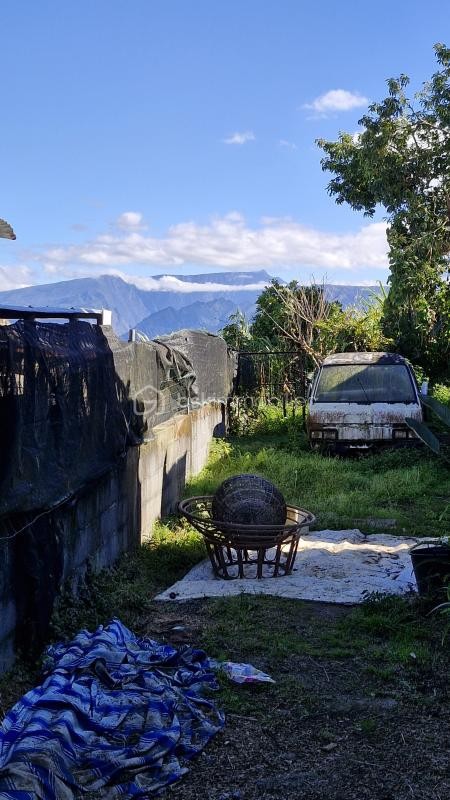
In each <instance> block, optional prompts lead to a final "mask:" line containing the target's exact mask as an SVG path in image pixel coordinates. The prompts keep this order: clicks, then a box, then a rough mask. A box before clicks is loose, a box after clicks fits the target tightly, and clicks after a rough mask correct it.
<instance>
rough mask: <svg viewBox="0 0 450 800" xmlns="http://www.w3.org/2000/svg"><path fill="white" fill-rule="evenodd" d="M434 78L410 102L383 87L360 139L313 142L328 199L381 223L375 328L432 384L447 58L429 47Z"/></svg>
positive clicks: (449, 232) (444, 190) (444, 274)
mask: <svg viewBox="0 0 450 800" xmlns="http://www.w3.org/2000/svg"><path fill="white" fill-rule="evenodd" d="M435 52H436V58H437V62H438V66H439V69H438V71H437V72H436V73H435V74H434V75H433V76H432V77H431V79H430V81H428V82H427V83H425V84H424V85H423V88H422V90H421V91H420V92H418V93H417V94H416V95H414V97H413V98H412V99H411V98H409V97H408V96H407V94H406V89H407V86H408V83H409V79H408V77H407V76H406V75H400V77H399V78H397V79H390V80H388V81H387V85H388V90H389V94H388V96H387V97H386V98H385V99H384V100H383V101H381V102H379V103H372V104H371V105H370V106H369V109H368V113H367V114H366V115H365V116H363V117H362V119H361V120H360V125H361V126H362V132H361V133H359V134H357V135H351V134H349V133H341V134H340V135H339V138H338V140H337V141H336V142H328V141H324V140H319V141H318V144H319V146H320V147H321V148H322V149H323V151H324V153H325V157H324V158H323V159H322V167H323V169H324V170H326V171H329V172H331V173H332V174H333V177H332V179H331V181H330V183H329V185H328V191H329V193H330V194H331V195H332V196H334V197H335V199H336V202H337V203H338V204H341V203H348V204H349V205H350V206H351V207H352V208H353V209H355V210H357V211H362V212H363V213H364V214H365V215H366V216H368V217H372V216H373V215H374V214H375V211H376V209H377V207H378V206H382V207H383V208H384V209H385V211H386V214H387V222H388V229H387V238H388V244H389V264H390V273H391V274H390V278H389V283H390V292H389V296H388V298H387V300H386V302H385V304H384V311H383V327H384V331H385V333H386V335H387V336H388V337H390V338H392V340H393V342H394V344H395V346H396V347H397V348H398V349H400V350H401V351H402V352H403V353H404V354H405V355H407V356H408V357H409V358H411V360H413V361H415V362H418V363H420V364H422V365H423V366H424V367H426V369H427V370H428V371H429V372H430V373H431V375H432V376H438V375H443V374H445V373H446V372H447V371H448V370H449V360H450V281H449V251H450V184H449V173H450V49H449V48H447V47H445V46H444V45H441V44H439V45H436V46H435Z"/></svg>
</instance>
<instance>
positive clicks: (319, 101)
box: [303, 89, 369, 114]
mask: <svg viewBox="0 0 450 800" xmlns="http://www.w3.org/2000/svg"><path fill="white" fill-rule="evenodd" d="M368 103H369V100H368V98H367V97H364V95H362V94H359V92H349V91H347V89H330V90H329V91H328V92H325V94H321V95H320V96H319V97H316V99H315V100H313V101H312V103H305V105H304V106H303V108H306V109H309V110H310V111H315V112H316V113H317V114H328V113H330V112H332V111H351V110H352V109H353V108H361V107H362V106H367V105H368Z"/></svg>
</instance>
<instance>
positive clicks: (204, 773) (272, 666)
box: [145, 601, 450, 800]
mask: <svg viewBox="0 0 450 800" xmlns="http://www.w3.org/2000/svg"><path fill="white" fill-rule="evenodd" d="M270 606H271V603H270V602H269V603H267V604H266V605H265V607H264V609H263V610H264V615H265V616H266V622H267V624H268V625H272V626H273V629H274V639H276V638H277V637H279V636H280V629H283V628H287V629H289V633H290V634H291V635H293V636H294V637H298V639H299V641H301V642H303V643H304V644H305V648H304V649H305V652H303V653H302V652H301V648H300V652H296V653H295V654H292V653H290V652H289V646H287V649H286V652H285V653H284V654H282V655H281V656H280V657H278V656H277V657H275V658H274V657H273V653H272V655H271V656H270V657H269V658H267V657H265V656H264V653H263V652H261V648H259V647H258V646H257V638H258V631H257V630H255V642H256V647H255V653H256V655H255V657H254V658H253V663H254V664H255V666H258V667H259V668H261V669H266V670H267V671H269V670H271V674H272V677H273V678H275V680H276V681H277V683H276V684H275V685H267V684H266V685H263V686H259V687H246V686H244V687H242V686H241V687H235V686H231V688H230V685H229V684H228V685H224V686H222V690H221V692H220V695H219V696H218V698H217V701H218V703H219V705H222V707H223V706H225V708H226V709H227V721H226V725H225V728H224V729H223V731H222V732H221V733H220V734H219V735H217V736H216V737H215V739H214V740H213V741H212V742H211V743H210V745H209V746H208V747H207V749H206V750H205V751H204V752H203V754H202V756H200V757H199V758H198V759H197V760H196V761H195V762H193V763H192V764H191V770H190V773H189V774H188V775H187V776H186V777H185V778H184V779H183V780H182V781H181V782H179V783H178V784H176V785H175V786H173V787H171V789H170V790H168V792H167V796H173V797H176V798H183V800H200V798H201V800H204V798H208V800H256V799H258V800H275V799H277V800H278V798H283V799H284V800H291V799H292V800H294V798H295V799H296V800H300V799H301V800H319V799H320V800H322V799H323V798H327V799H328V800H350V799H352V798H355V800H356V798H358V800H362V799H363V798H370V800H412V799H413V798H416V799H417V800H419V798H423V799H424V800H425V798H426V800H444V799H445V800H447V799H448V797H449V796H450V769H449V752H450V707H449V692H448V686H449V678H450V672H449V670H448V667H449V662H448V649H446V648H445V647H444V648H442V647H441V644H440V642H439V641H436V644H435V647H436V650H434V651H433V653H432V654H430V655H431V657H430V658H425V660H424V662H423V663H421V660H420V658H419V657H418V656H417V654H416V653H414V652H413V651H412V650H411V654H408V653H406V660H405V654H401V657H400V660H399V662H398V663H396V661H395V658H396V656H395V652H396V651H395V647H394V645H393V644H392V643H389V641H388V639H389V637H387V639H386V637H381V638H382V640H384V641H382V642H381V647H380V643H379V642H378V639H379V638H380V637H379V636H377V635H373V636H372V635H370V636H369V644H368V648H367V650H365V648H364V636H362V637H361V631H360V630H358V626H357V625H356V624H355V631H354V633H355V641H357V646H356V647H352V643H351V642H350V647H349V649H346V648H347V643H346V642H345V641H344V640H342V649H339V646H336V644H335V643H334V644H332V646H331V647H330V648H329V649H330V651H331V655H330V654H327V646H326V643H325V645H323V644H322V645H320V644H319V646H317V643H318V641H319V642H320V641H322V642H323V636H324V634H325V638H326V636H327V635H328V636H329V637H330V636H331V639H330V641H331V642H334V641H335V637H336V634H337V635H338V636H339V633H340V631H342V630H344V631H345V630H348V631H349V633H351V629H352V615H353V611H352V609H349V608H348V607H343V606H337V605H333V606H331V605H325V604H315V603H295V604H292V603H290V604H289V607H288V606H287V605H286V604H285V609H284V611H285V613H284V614H283V619H282V624H281V625H280V617H279V612H280V604H276V607H275V608H273V609H272V611H271V608H270ZM293 606H294V607H293ZM256 617H257V619H256V620H255V624H257V625H259V624H260V622H261V615H260V614H257V615H256ZM227 624H228V619H227ZM342 625H343V626H344V627H343V628H342ZM336 626H338V628H337V629H336ZM340 626H341V627H340ZM174 627H175V628H178V629H179V628H180V627H181V628H184V630H173V628H174ZM217 627H219V629H220V630H222V629H223V626H222V625H221V622H220V614H219V619H217V617H216V616H215V615H214V614H213V616H211V604H210V602H201V601H196V602H191V603H189V604H178V605H177V604H165V605H164V606H163V607H162V606H161V605H157V607H156V609H155V615H154V616H153V618H152V620H151V621H148V622H147V624H146V625H145V628H146V631H145V632H146V633H147V634H149V635H152V636H155V638H156V637H158V638H159V639H161V638H165V639H167V640H170V641H172V642H173V643H174V644H182V643H184V644H188V643H192V644H195V645H197V646H198V644H199V642H201V641H202V640H203V641H205V642H208V641H209V642H210V643H212V644H213V646H214V641H215V643H216V646H217V639H218V638H219V644H220V634H219V637H217V630H215V628H216V629H217ZM368 627H369V630H370V625H369V626H368ZM246 635H247V632H246ZM318 637H319V640H318ZM397 638H398V637H397ZM225 639H227V640H228V635H227V634H225ZM223 644H224V645H225V647H226V649H227V651H228V653H227V656H228V658H230V659H231V660H240V658H241V656H242V655H244V657H245V658H247V656H248V653H249V648H248V647H247V646H245V647H244V648H242V646H241V645H242V642H240V641H239V636H238V635H237V636H236V638H235V641H234V642H232V643H230V642H229V641H226V642H225V641H224V642H223ZM247 644H248V643H247ZM405 644H406V646H407V647H408V644H409V643H408V641H406V642H405ZM447 644H448V642H447ZM308 645H309V647H308ZM384 645H386V646H387V662H388V666H387V667H386V660H383V658H380V659H378V658H376V657H375V656H374V654H376V653H377V652H378V650H377V648H380V650H381V651H382V652H384V650H383V647H384ZM390 646H391V650H392V652H389V647H390ZM395 646H397V645H395ZM430 646H431V647H433V646H432V645H430ZM243 650H244V652H243ZM250 650H251V643H250ZM400 650H401V648H400ZM311 653H314V654H313V655H312V654H311ZM333 653H334V654H333ZM391 656H393V658H392V657H391Z"/></svg>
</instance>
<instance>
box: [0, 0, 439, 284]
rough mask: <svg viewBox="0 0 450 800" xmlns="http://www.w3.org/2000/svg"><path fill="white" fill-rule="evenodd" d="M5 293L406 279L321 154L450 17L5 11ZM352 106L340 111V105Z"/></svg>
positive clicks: (419, 1)
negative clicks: (10, 233) (333, 188)
mask: <svg viewBox="0 0 450 800" xmlns="http://www.w3.org/2000/svg"><path fill="white" fill-rule="evenodd" d="M1 16H2V20H1V30H0V65H1V75H2V83H3V86H2V102H1V111H0V113H1V124H0V152H1V155H2V159H1V165H2V166H1V177H0V217H4V218H5V219H7V220H8V221H9V222H10V223H11V224H12V225H13V226H14V229H15V231H16V234H17V240H16V241H15V242H8V241H6V240H0V289H7V288H13V287H15V286H18V285H24V284H30V283H45V282H49V281H55V280H63V279H67V278H70V277H78V276H80V275H91V276H96V275H99V274H103V273H106V272H114V273H117V274H122V275H124V276H127V277H128V278H129V279H130V278H131V279H133V280H134V279H136V280H138V281H140V282H141V283H142V285H145V279H146V278H147V277H150V276H152V275H156V274H158V273H165V272H166V273H167V272H168V273H173V274H183V273H185V274H186V273H192V272H217V271H224V270H232V269H257V268H258V267H263V268H265V269H267V271H268V272H270V273H271V274H274V275H275V274H277V275H280V276H281V277H284V278H291V277H296V278H298V279H300V280H308V279H309V278H310V277H311V276H312V275H314V276H315V277H316V278H321V277H322V276H323V275H325V276H326V277H327V279H328V280H330V281H335V282H343V283H365V282H374V281H377V280H378V279H385V278H386V275H387V270H386V258H385V239H384V225H383V221H382V214H380V215H379V217H377V218H376V219H375V220H373V221H368V220H367V219H364V218H363V217H362V216H361V215H359V214H356V213H355V212H352V211H351V210H349V209H347V208H345V207H342V206H340V207H338V206H336V205H335V203H334V201H333V200H332V199H331V198H330V197H329V196H328V195H327V193H326V184H327V180H328V178H327V176H326V175H325V174H323V173H322V171H321V169H320V151H319V150H318V149H317V147H316V146H315V144H314V140H315V139H316V138H318V137H325V138H329V139H333V138H336V136H337V134H338V132H339V130H348V131H351V132H353V131H356V130H357V120H358V119H359V118H360V117H361V116H362V114H363V113H364V112H365V110H366V107H367V101H368V100H376V99H380V98H381V97H383V96H384V95H385V80H386V79H387V78H388V77H390V76H395V75H398V74H399V73H400V72H406V73H407V74H409V75H410V76H411V79H412V86H413V87H414V88H419V86H420V84H421V82H422V81H423V80H425V79H426V78H428V77H429V76H430V74H431V73H432V72H433V71H434V69H435V60H434V54H433V44H434V43H435V42H438V41H443V42H444V43H446V44H448V41H449V38H450V37H449V36H448V35H447V34H448V32H449V25H450V11H449V9H448V6H447V3H445V2H442V0H428V1H427V2H426V3H424V2H423V0H410V2H408V3H406V2H397V3H395V2H392V0H390V2H386V0H379V2H377V3H374V4H372V3H370V4H369V3H364V2H361V0H359V2H354V0H342V2H340V3H337V2H331V0H323V1H322V2H321V3H320V4H313V3H312V2H302V1H301V0H297V2H294V0H266V2H262V0H226V2H223V1H222V0H209V2H206V0H189V2H188V0H76V2H75V0H66V2H61V0H40V2H35V0H15V2H14V3H8V4H3V6H2V12H1ZM330 92H332V94H330Z"/></svg>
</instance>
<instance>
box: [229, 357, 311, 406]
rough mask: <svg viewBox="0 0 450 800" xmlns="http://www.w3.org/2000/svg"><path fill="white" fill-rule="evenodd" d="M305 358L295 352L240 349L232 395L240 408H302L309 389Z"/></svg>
mask: <svg viewBox="0 0 450 800" xmlns="http://www.w3.org/2000/svg"><path fill="white" fill-rule="evenodd" d="M305 361H306V358H305V355H304V354H303V353H302V352H299V351H298V350H282V351H280V350H253V351H245V350H241V351H239V353H238V359H237V375H236V380H235V388H234V396H235V397H236V398H238V400H239V405H241V404H243V405H246V406H247V407H251V406H253V405H269V404H271V405H280V406H282V407H283V411H284V413H286V406H287V404H288V403H293V407H294V413H295V406H301V407H303V406H304V404H305V398H306V393H307V387H308V376H307V372H306V366H305Z"/></svg>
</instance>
